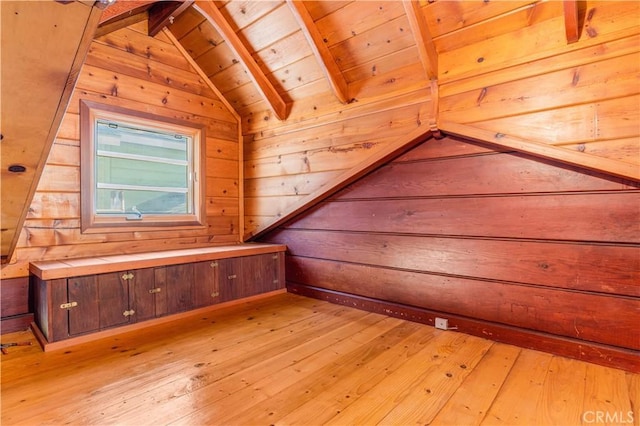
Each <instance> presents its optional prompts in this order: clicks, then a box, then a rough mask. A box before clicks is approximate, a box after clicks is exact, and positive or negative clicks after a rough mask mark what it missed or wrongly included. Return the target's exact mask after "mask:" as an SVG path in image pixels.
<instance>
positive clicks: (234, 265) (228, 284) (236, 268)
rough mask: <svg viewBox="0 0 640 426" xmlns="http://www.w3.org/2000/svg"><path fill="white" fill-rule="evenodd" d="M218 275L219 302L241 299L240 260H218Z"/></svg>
mask: <svg viewBox="0 0 640 426" xmlns="http://www.w3.org/2000/svg"><path fill="white" fill-rule="evenodd" d="M218 274H219V275H218V276H219V285H220V301H221V302H226V301H228V300H235V299H237V298H239V297H242V296H241V294H242V290H241V288H240V287H241V286H242V282H241V281H242V258H240V257H238V258H230V259H220V260H218Z"/></svg>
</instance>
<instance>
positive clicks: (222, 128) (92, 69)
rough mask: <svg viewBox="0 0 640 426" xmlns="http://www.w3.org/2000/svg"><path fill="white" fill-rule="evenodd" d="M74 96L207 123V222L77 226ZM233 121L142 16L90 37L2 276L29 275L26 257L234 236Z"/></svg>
mask: <svg viewBox="0 0 640 426" xmlns="http://www.w3.org/2000/svg"><path fill="white" fill-rule="evenodd" d="M80 99H88V100H92V101H96V102H101V103H106V104H112V105H119V106H122V107H125V108H129V109H135V110H140V111H145V112H150V113H153V114H158V115H161V116H166V117H174V118H178V119H182V120H189V121H193V122H198V123H204V124H206V125H207V146H206V156H207V160H206V173H207V174H206V203H207V222H208V228H206V229H198V230H166V231H165V230H162V231H144V230H138V231H136V232H117V233H97V234H96V233H92V234H82V233H81V232H80V140H79V138H80V129H79V122H80V121H79V101H80ZM239 125H240V124H239V122H238V120H237V119H236V117H235V116H234V115H233V114H232V113H231V112H229V111H228V110H227V108H226V107H225V106H224V105H223V103H222V102H221V101H220V99H219V98H218V97H217V96H216V95H215V93H214V92H213V91H212V90H211V89H210V88H209V86H207V84H205V83H204V81H203V80H202V79H201V78H200V76H199V75H198V74H197V73H196V72H195V71H194V70H193V69H192V67H191V66H190V64H189V62H188V61H187V60H186V59H185V58H184V57H183V55H182V54H181V53H180V51H179V50H178V49H177V48H176V47H175V46H174V45H173V44H172V43H171V41H170V39H169V38H167V37H166V35H164V34H163V33H160V34H158V35H157V36H156V37H155V38H150V37H148V36H147V35H146V22H143V23H139V24H136V25H134V26H132V27H128V28H125V29H121V30H118V31H116V32H113V33H110V34H107V35H105V36H103V37H101V38H99V39H96V40H94V42H93V43H92V45H91V48H90V52H89V55H88V57H87V60H86V63H85V65H84V66H83V68H82V71H81V75H80V77H79V81H78V84H77V87H76V90H75V92H74V95H73V98H72V100H71V102H70V105H69V107H68V110H67V112H66V114H65V117H64V120H63V123H62V125H61V127H60V129H59V132H58V135H57V137H56V140H55V143H54V146H53V149H52V151H51V154H50V155H49V159H48V161H47V164H46V166H45V168H44V172H43V177H42V179H41V181H40V183H39V185H38V189H37V192H36V195H35V198H34V201H33V203H32V204H31V207H30V210H29V215H28V218H27V220H26V223H25V227H24V229H23V230H22V233H21V236H20V241H19V244H18V248H17V250H16V255H15V256H14V258H13V259H12V261H11V263H10V264H7V265H3V268H2V279H3V280H4V279H7V278H13V277H25V276H28V262H29V261H36V260H49V259H61V258H69V257H84V256H96V255H109V254H122V253H135V252H142V251H153V250H163V249H166V250H168V249H176V248H188V247H202V246H209V245H216V244H230V243H237V242H239V241H240V239H241V236H240V231H239V228H240V226H239V225H240V194H241V190H240V180H239V176H240V173H239V172H240V164H239V145H238V140H239V134H240V132H239Z"/></svg>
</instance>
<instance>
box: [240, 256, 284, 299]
mask: <svg viewBox="0 0 640 426" xmlns="http://www.w3.org/2000/svg"><path fill="white" fill-rule="evenodd" d="M279 259H280V258H279V255H278V254H277V253H268V254H259V255H255V256H246V257H243V258H242V270H243V279H242V296H241V297H246V296H252V295H254V294H260V293H266V292H269V291H273V290H276V289H278V288H279V287H280V280H279V279H278V278H279V277H278V275H279V274H278V271H279V266H280V261H279Z"/></svg>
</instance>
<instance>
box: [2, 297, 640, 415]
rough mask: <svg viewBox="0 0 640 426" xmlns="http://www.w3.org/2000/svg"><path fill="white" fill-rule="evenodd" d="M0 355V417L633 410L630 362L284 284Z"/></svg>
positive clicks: (636, 397) (638, 394)
mask: <svg viewBox="0 0 640 426" xmlns="http://www.w3.org/2000/svg"><path fill="white" fill-rule="evenodd" d="M21 340H32V341H34V345H35V340H34V338H33V336H32V335H31V333H30V332H27V331H25V332H20V333H12V334H7V335H4V336H2V341H3V342H10V341H21ZM1 361H2V363H1V373H2V388H1V391H2V400H1V401H2V418H1V420H2V425H17V424H28V425H36V424H37V425H40V424H55V425H58V424H78V425H80V424H82V425H84V424H99V425H102V424H122V425H162V424H181V425H205V424H212V425H271V424H283V425H284V424H290V425H297V424H309V425H319V424H335V425H368V424H385V425H404V424H416V423H420V424H451V425H473V424H507V425H544V424H549V425H551V424H554V425H578V424H585V425H586V424H594V425H599V424H605V423H606V424H625V425H629V424H636V425H637V424H638V421H639V420H640V418H639V417H640V415H639V413H638V410H639V409H640V375H638V374H631V373H626V372H624V371H621V370H615V369H611V368H606V367H601V366H597V365H593V364H587V363H584V362H580V361H574V360H569V359H565V358H561V357H556V356H553V355H549V354H546V353H542V352H536V351H531V350H526V349H521V348H518V347H514V346H509V345H504V344H500V343H494V342H491V341H489V340H484V339H481V338H478V337H473V336H468V335H465V334H461V333H456V332H453V331H440V330H436V329H434V328H433V327H429V326H426V325H421V324H416V323H412V322H408V321H403V320H400V319H395V318H388V317H385V316H383V315H378V314H371V313H367V312H362V311H359V310H355V309H352V308H349V307H344V306H338V305H332V304H329V303H326V302H322V301H318V300H313V299H307V298H303V297H300V296H295V295H292V294H281V295H277V296H272V297H269V298H267V299H262V300H258V301H253V302H249V303H242V304H239V305H236V306H233V307H228V308H224V309H220V310H216V311H211V312H210V313H207V314H206V315H198V316H193V317H189V318H184V319H179V320H176V321H173V322H170V323H166V324H162V325H156V326H153V327H150V328H147V329H144V330H141V331H136V332H131V333H126V334H122V335H118V336H116V337H111V338H106V339H102V340H99V341H94V342H91V343H86V344H82V345H78V346H74V347H71V348H68V349H63V350H58V351H52V352H48V353H43V352H42V351H41V349H40V348H39V347H38V346H31V347H13V348H9V354H8V355H2V358H1ZM634 410H635V412H634Z"/></svg>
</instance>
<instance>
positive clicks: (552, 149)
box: [439, 121, 640, 182]
mask: <svg viewBox="0 0 640 426" xmlns="http://www.w3.org/2000/svg"><path fill="white" fill-rule="evenodd" d="M439 127H440V130H441V131H443V132H445V133H448V134H452V135H458V136H462V137H465V138H469V139H475V140H477V141H481V142H488V143H490V144H492V145H497V146H500V147H505V148H511V149H515V150H517V151H520V152H525V153H527V154H532V155H535V156H537V157H541V158H548V159H552V160H557V161H560V162H562V163H565V164H571V165H574V166H579V167H583V168H586V169H589V170H593V171H596V172H601V173H605V174H608V175H612V176H616V177H621V178H624V179H631V180H633V181H635V182H640V167H638V165H637V164H631V163H625V162H622V161H618V160H612V159H609V158H605V157H598V156H596V155H592V154H588V153H586V152H579V151H574V150H571V149H566V148H562V147H558V146H554V145H549V144H546V143H542V142H536V141H531V140H526V139H520V138H517V137H514V136H509V135H507V134H504V133H499V132H495V131H492V130H485V129H481V128H478V127H474V126H469V125H466V124H458V123H454V122H450V121H441V122H440V125H439Z"/></svg>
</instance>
